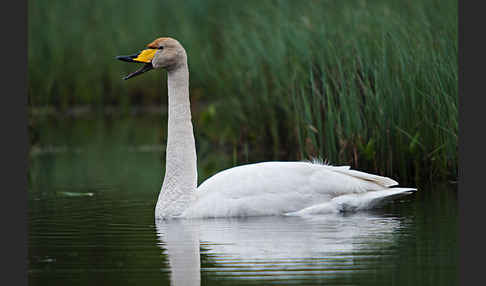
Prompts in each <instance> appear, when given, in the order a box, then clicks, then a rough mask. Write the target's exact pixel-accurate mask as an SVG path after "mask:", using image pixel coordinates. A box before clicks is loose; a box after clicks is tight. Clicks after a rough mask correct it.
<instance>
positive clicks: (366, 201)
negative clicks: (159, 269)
mask: <svg viewBox="0 0 486 286" xmlns="http://www.w3.org/2000/svg"><path fill="white" fill-rule="evenodd" d="M117 58H118V59H119V60H123V61H128V62H135V63H144V65H143V66H142V67H141V68H140V69H138V70H137V71H135V72H133V73H131V74H129V75H128V76H126V77H125V79H129V78H131V77H134V76H136V75H140V74H142V73H144V72H147V71H149V70H152V69H161V68H163V69H165V70H166V71H167V86H168V96H169V99H168V109H169V119H168V136H167V150H166V168H165V177H164V182H163V184H162V188H161V190H160V193H159V197H158V201H157V205H156V207H155V217H156V219H166V218H194V217H199V218H206V217H233V216H263V215H307V214H316V213H325V212H338V211H343V210H361V209H367V208H371V207H373V206H375V205H376V204H377V203H381V202H383V201H385V199H389V198H394V197H397V196H399V195H404V194H409V193H412V192H414V191H416V189H414V188H390V187H392V186H395V185H398V183H397V182H396V181H394V180H392V179H390V178H387V177H381V176H377V175H372V174H368V173H364V172H359V171H355V170H351V169H350V168H349V167H348V166H340V167H336V166H330V165H326V164H320V163H311V162H278V161H275V162H263V163H256V164H248V165H242V166H237V167H233V168H230V169H227V170H224V171H222V172H219V173H217V174H215V175H213V176H212V177H210V178H209V179H207V180H206V181H205V182H203V183H202V184H201V185H200V186H199V187H197V168H196V147H195V142H194V134H193V130H192V122H191V109H190V103H189V69H188V65H187V55H186V51H185V50H184V48H183V47H182V45H181V44H180V43H179V42H178V41H177V40H175V39H172V38H158V39H156V40H154V41H153V42H151V43H150V44H148V45H147V48H146V49H143V50H142V51H140V52H139V53H136V54H134V55H131V56H119V57H117Z"/></svg>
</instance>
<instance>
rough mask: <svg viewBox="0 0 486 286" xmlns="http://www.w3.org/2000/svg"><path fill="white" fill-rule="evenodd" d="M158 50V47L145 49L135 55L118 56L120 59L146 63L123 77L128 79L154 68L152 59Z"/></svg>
mask: <svg viewBox="0 0 486 286" xmlns="http://www.w3.org/2000/svg"><path fill="white" fill-rule="evenodd" d="M156 52H157V49H144V50H141V51H140V52H138V53H136V54H133V55H129V56H117V57H116V58H117V59H119V60H120V61H125V62H131V63H144V65H143V66H142V67H141V68H139V69H138V70H136V71H134V72H132V73H131V74H129V75H127V76H125V77H124V78H123V79H125V80H127V79H129V78H132V77H134V76H137V75H140V74H143V73H144V72H147V71H149V70H151V69H153V68H154V67H153V66H152V59H153V58H154V56H155V53H156Z"/></svg>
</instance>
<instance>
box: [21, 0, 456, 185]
mask: <svg viewBox="0 0 486 286" xmlns="http://www.w3.org/2000/svg"><path fill="white" fill-rule="evenodd" d="M28 7H29V16H28V19H29V20H28V23H29V24H28V27H29V28H28V44H29V49H28V59H29V65H28V73H29V75H28V76H29V89H28V96H29V104H30V107H31V109H32V110H34V109H42V108H47V107H54V108H56V109H60V110H64V109H67V108H70V107H72V106H77V105H88V106H91V107H93V108H94V109H100V110H101V109H103V108H104V107H106V106H113V105H114V106H118V107H119V108H121V109H125V110H128V109H129V108H130V107H131V106H134V105H154V104H155V105H159V104H161V105H165V104H166V100H167V99H166V95H165V94H166V86H165V80H162V81H161V73H157V72H150V73H147V74H145V75H143V76H140V77H137V78H136V79H132V80H129V81H123V80H121V77H122V76H123V75H125V74H127V73H128V72H130V71H133V69H134V68H136V67H134V66H133V65H128V64H124V63H121V62H119V61H116V60H115V59H114V57H115V56H116V55H120V54H128V53H131V52H134V51H136V50H138V49H141V48H143V46H144V45H145V44H146V43H148V42H150V41H152V40H153V39H154V38H155V37H159V36H171V37H174V38H177V39H178V40H179V41H180V42H181V43H182V44H183V45H184V47H185V48H186V50H187V53H188V57H189V66H190V72H191V74H190V76H191V101H192V104H193V113H194V114H193V117H194V124H195V131H196V136H197V137H196V138H197V139H198V140H197V141H198V149H199V147H200V146H203V145H204V146H212V147H213V148H220V147H221V148H223V150H226V154H228V156H231V158H232V164H240V163H243V162H255V161H262V160H305V159H311V158H322V159H325V160H327V161H328V162H329V163H331V164H339V165H342V164H349V165H351V166H353V167H358V168H359V169H360V170H367V171H372V172H377V173H380V174H383V175H388V176H393V177H394V178H397V179H399V180H400V181H401V182H409V181H413V180H416V179H424V178H428V179H438V178H455V177H456V176H457V156H458V155H457V135H458V121H457V120H458V68H457V60H458V44H457V1H452V0H443V1H438V0H430V1H427V0H413V1H399V0H376V1H365V0H361V1H317V0H315V1H240V2H238V3H236V2H233V1H196V0H186V1H155V0H154V1H143V3H138V2H136V1H114V0H106V1H76V2H73V1H60V0H56V1H52V0H51V1H29V6H28ZM164 120H165V118H163V119H162V121H163V122H165V121H164ZM163 122H162V124H163ZM202 149H204V150H207V151H205V152H201V153H199V154H198V157H199V158H200V159H201V157H202V158H204V156H206V155H208V154H206V153H209V152H210V150H211V148H202Z"/></svg>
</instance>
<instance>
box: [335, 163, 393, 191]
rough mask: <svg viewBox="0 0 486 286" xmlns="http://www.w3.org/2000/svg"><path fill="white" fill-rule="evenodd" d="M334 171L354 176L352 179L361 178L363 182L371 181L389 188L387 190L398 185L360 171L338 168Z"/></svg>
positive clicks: (388, 179)
mask: <svg viewBox="0 0 486 286" xmlns="http://www.w3.org/2000/svg"><path fill="white" fill-rule="evenodd" d="M334 171H336V172H339V173H342V174H345V175H349V176H352V177H356V178H359V179H363V180H366V181H371V182H374V183H376V184H378V185H380V186H383V187H387V188H388V187H392V186H396V185H398V182H397V181H395V180H393V179H390V178H388V177H383V176H378V175H373V174H368V173H365V172H360V171H356V170H350V169H341V168H336V169H335V170H334Z"/></svg>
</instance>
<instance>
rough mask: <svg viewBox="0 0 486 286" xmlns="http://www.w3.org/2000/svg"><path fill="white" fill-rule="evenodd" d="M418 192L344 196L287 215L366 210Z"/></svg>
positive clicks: (391, 190) (395, 190) (386, 191)
mask: <svg viewBox="0 0 486 286" xmlns="http://www.w3.org/2000/svg"><path fill="white" fill-rule="evenodd" d="M416 191H417V189H415V188H389V189H384V190H380V191H372V192H366V193H353V194H348V195H342V196H339V197H336V198H334V199H332V200H331V201H329V202H326V203H322V204H318V205H314V206H310V207H308V208H305V209H302V210H299V211H296V212H292V213H287V214H286V215H289V216H304V215H313V214H325V213H338V212H347V211H359V210H366V209H371V208H374V207H377V206H378V205H381V204H383V203H385V202H388V201H390V200H394V199H396V198H398V197H402V196H405V195H409V194H412V193H414V192H416Z"/></svg>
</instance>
